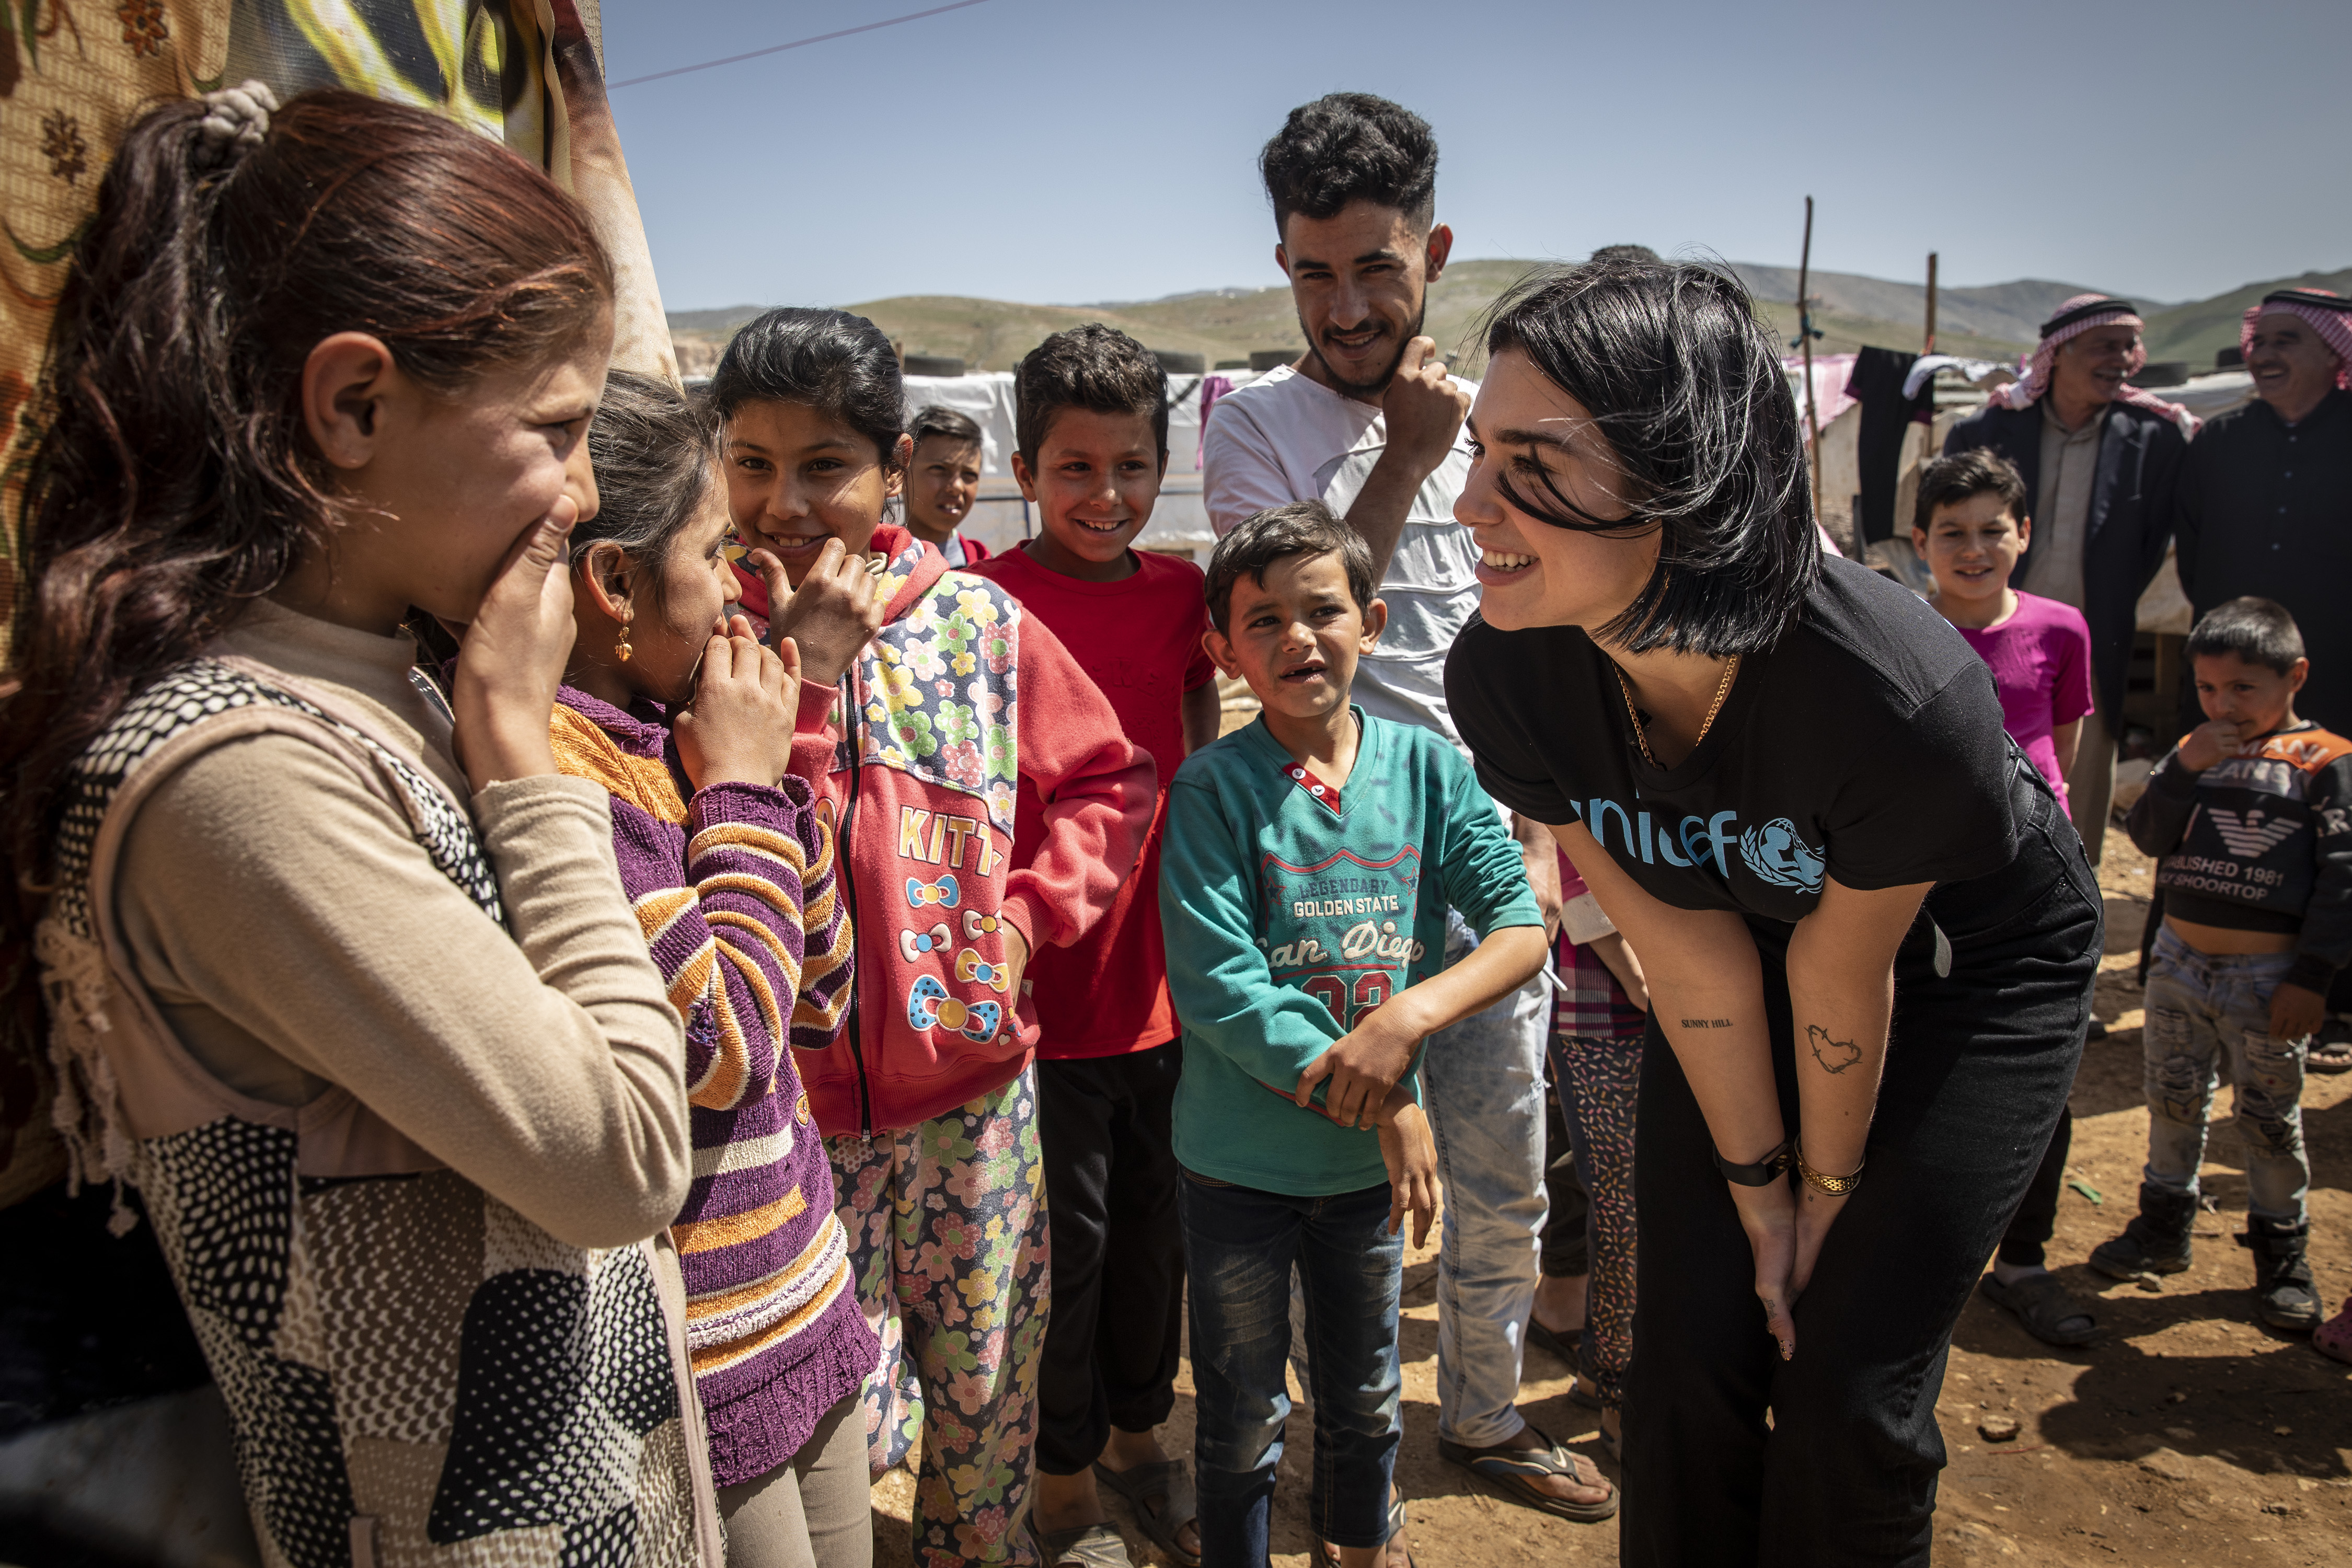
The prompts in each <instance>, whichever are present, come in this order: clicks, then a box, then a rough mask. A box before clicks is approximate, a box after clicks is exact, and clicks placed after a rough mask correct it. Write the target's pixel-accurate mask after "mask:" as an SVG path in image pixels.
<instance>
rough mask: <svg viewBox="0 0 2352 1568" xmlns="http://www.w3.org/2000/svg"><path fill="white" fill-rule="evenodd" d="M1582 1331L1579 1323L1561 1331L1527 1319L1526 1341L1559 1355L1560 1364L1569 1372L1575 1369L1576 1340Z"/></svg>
mask: <svg viewBox="0 0 2352 1568" xmlns="http://www.w3.org/2000/svg"><path fill="white" fill-rule="evenodd" d="M1583 1332H1584V1329H1583V1326H1582V1325H1581V1324H1579V1325H1578V1326H1577V1327H1575V1328H1573V1329H1570V1330H1569V1331H1566V1332H1565V1333H1563V1332H1560V1331H1558V1330H1555V1329H1547V1328H1545V1327H1544V1326H1543V1325H1542V1324H1541V1323H1539V1322H1538V1321H1536V1320H1535V1319H1533V1318H1529V1319H1528V1343H1529V1344H1531V1345H1540V1346H1541V1347H1542V1348H1543V1349H1545V1350H1548V1351H1549V1352H1551V1353H1552V1354H1554V1355H1556V1356H1558V1357H1559V1359H1560V1364H1561V1365H1563V1366H1565V1367H1567V1368H1568V1370H1569V1371H1570V1372H1574V1371H1575V1370H1576V1342H1577V1340H1578V1338H1579V1337H1580V1335H1582V1334H1583Z"/></svg>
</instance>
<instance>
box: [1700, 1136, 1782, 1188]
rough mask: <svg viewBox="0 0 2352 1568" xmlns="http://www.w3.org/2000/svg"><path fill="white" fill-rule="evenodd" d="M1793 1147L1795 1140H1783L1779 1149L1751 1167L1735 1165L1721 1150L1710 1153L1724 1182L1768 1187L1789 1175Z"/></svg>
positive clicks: (1744, 1185)
mask: <svg viewBox="0 0 2352 1568" xmlns="http://www.w3.org/2000/svg"><path fill="white" fill-rule="evenodd" d="M1795 1145H1796V1140H1795V1139H1793V1138H1790V1139H1783V1140H1782V1141H1781V1142H1780V1147H1779V1148H1777V1149H1775V1150H1773V1151H1772V1152H1769V1153H1768V1154H1766V1155H1765V1156H1764V1157H1763V1158H1762V1159H1761V1160H1759V1161H1757V1162H1756V1163H1754V1164H1752V1165H1735V1164H1733V1163H1731V1162H1730V1161H1728V1160H1727V1159H1725V1158H1724V1157H1723V1152H1722V1151H1721V1150H1719V1149H1718V1150H1715V1151H1712V1152H1713V1153H1714V1154H1715V1168H1716V1169H1717V1170H1718V1171H1720V1172H1722V1173H1723V1179H1724V1180H1725V1181H1727V1182H1731V1183H1734V1184H1738V1185H1739V1186H1743V1187H1769V1186H1770V1185H1771V1184H1773V1183H1774V1182H1777V1181H1779V1180H1780V1178H1781V1177H1782V1176H1785V1175H1787V1174H1788V1173H1789V1163H1790V1150H1791V1149H1792V1148H1794V1147H1795Z"/></svg>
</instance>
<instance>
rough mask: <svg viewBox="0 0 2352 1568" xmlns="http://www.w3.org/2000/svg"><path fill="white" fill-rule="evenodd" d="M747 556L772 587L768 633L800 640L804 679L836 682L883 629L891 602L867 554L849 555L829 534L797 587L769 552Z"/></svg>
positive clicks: (821, 683) (778, 638)
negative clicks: (869, 565)
mask: <svg viewBox="0 0 2352 1568" xmlns="http://www.w3.org/2000/svg"><path fill="white" fill-rule="evenodd" d="M744 559H745V560H747V561H749V562H751V566H752V569H753V570H754V571H756V572H758V573H759V574H760V579H761V582H763V583H765V584H767V586H768V608H769V611H770V615H769V616H768V635H769V637H771V638H772V639H774V641H775V642H778V643H781V642H782V641H783V639H784V638H786V637H790V638H792V639H793V642H795V643H797V644H798V645H800V650H801V679H803V681H806V682H809V683H810V684H813V685H816V686H825V687H829V686H832V685H835V683H836V682H838V681H839V680H840V679H841V672H842V671H843V670H845V669H847V668H849V667H850V665H851V664H853V663H855V662H856V658H857V656H858V655H859V654H860V653H861V652H863V651H864V650H865V647H866V644H867V643H869V642H871V641H873V640H874V634H875V633H876V632H877V631H880V630H881V629H882V619H883V616H884V615H885V614H887V611H888V610H889V607H890V606H889V605H887V604H885V603H884V602H883V601H882V598H881V595H878V594H877V593H876V592H875V591H874V574H873V573H872V572H870V571H868V570H867V569H866V562H865V559H864V558H863V557H861V556H853V555H851V554H850V553H849V550H848V547H847V546H846V545H845V544H843V543H842V542H841V541H840V540H838V539H828V540H826V541H825V542H824V546H823V547H822V548H821V549H819V550H818V552H817V556H816V562H815V563H814V565H812V566H810V567H809V569H808V575H807V576H805V577H803V578H802V579H801V585H800V586H799V587H797V588H795V587H793V586H792V584H791V583H790V582H789V581H788V580H787V579H786V578H785V575H784V565H783V563H782V562H781V561H779V560H777V559H776V557H775V556H774V555H773V554H772V553H771V552H768V551H765V550H754V551H752V552H751V553H750V554H749V555H747V556H745V557H744Z"/></svg>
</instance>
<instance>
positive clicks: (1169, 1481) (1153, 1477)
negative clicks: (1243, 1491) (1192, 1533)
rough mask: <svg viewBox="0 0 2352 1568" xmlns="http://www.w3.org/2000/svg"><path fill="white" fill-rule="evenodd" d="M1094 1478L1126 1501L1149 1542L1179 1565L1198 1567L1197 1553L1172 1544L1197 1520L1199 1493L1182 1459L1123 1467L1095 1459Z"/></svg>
mask: <svg viewBox="0 0 2352 1568" xmlns="http://www.w3.org/2000/svg"><path fill="white" fill-rule="evenodd" d="M1095 1479H1096V1480H1097V1481H1100V1482H1101V1483H1102V1484H1103V1485H1104V1486H1107V1487H1108V1488H1109V1489H1111V1490H1113V1491H1115V1492H1117V1493H1118V1495H1119V1496H1121V1497H1123V1498H1125V1499H1126V1500H1127V1502H1128V1506H1129V1508H1132V1509H1133V1510H1135V1522H1136V1525H1137V1527H1138V1528H1139V1529H1140V1530H1141V1531H1143V1533H1144V1534H1145V1535H1147V1536H1149V1537H1150V1540H1151V1544H1152V1545H1154V1546H1157V1547H1158V1548H1160V1551H1162V1552H1166V1553H1168V1555H1169V1557H1170V1558H1171V1559H1172V1560H1174V1561H1175V1562H1176V1563H1178V1564H1180V1568H1201V1554H1200V1553H1199V1552H1187V1551H1185V1550H1184V1549H1183V1548H1182V1547H1181V1546H1180V1545H1178V1544H1177V1543H1176V1542H1177V1536H1178V1532H1179V1531H1181V1530H1182V1529H1183V1528H1184V1527H1185V1526H1186V1525H1188V1524H1189V1525H1192V1526H1193V1527H1194V1528H1196V1529H1197V1528H1198V1527H1199V1525H1200V1521H1201V1500H1200V1495H1199V1493H1198V1492H1196V1491H1195V1490H1194V1489H1193V1487H1192V1475H1191V1473H1190V1472H1189V1471H1187V1470H1186V1469H1185V1468H1184V1461H1183V1460H1181V1459H1161V1460H1160V1461H1158V1462H1156V1463H1154V1464H1149V1465H1137V1466H1135V1467H1134V1468H1131V1469H1125V1470H1114V1469H1111V1468H1109V1467H1108V1466H1106V1465H1104V1464H1103V1463H1102V1462H1101V1461H1100V1460H1097V1461H1096V1462H1095Z"/></svg>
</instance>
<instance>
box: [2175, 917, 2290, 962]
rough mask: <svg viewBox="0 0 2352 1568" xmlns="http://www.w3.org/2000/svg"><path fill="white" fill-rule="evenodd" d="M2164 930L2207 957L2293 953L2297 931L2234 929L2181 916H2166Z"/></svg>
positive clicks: (2241, 956)
mask: <svg viewBox="0 0 2352 1568" xmlns="http://www.w3.org/2000/svg"><path fill="white" fill-rule="evenodd" d="M2164 929H2165V930H2167V931H2170V932H2171V933H2172V934H2173V935H2175V936H2177V937H2179V939H2180V940H2181V941H2183V942H2187V943H2188V944H2189V946H2191V947H2193V948H2195V949H2196V950H2197V951H2198V952H2201V953H2203V954H2204V955H2205V956H2206V957H2208V958H2245V957H2249V956H2252V955H2253V954H2257V953H2264V952H2294V944H2295V940H2296V934H2297V933H2295V932H2294V931H2233V930H2231V928H2230V927H2228V926H2209V925H2200V924H2199V923H2198V922H2197V921H2184V920H2182V919H2181V918H2180V917H2179V915H2167V916H2165V917H2164Z"/></svg>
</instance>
